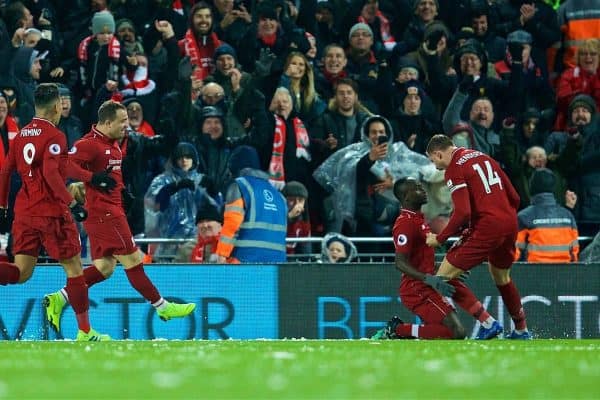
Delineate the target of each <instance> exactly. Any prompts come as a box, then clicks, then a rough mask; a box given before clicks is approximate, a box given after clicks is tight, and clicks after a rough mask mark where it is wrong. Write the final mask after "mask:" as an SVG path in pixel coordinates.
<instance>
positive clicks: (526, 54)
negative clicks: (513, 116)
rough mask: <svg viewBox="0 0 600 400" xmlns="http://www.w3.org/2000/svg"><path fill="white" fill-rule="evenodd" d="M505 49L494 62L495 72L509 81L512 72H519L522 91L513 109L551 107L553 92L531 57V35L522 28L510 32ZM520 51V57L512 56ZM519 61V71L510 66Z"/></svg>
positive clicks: (552, 104) (553, 103) (552, 105)
mask: <svg viewBox="0 0 600 400" xmlns="http://www.w3.org/2000/svg"><path fill="white" fill-rule="evenodd" d="M506 43H507V46H508V47H507V50H506V55H505V57H504V58H503V59H502V60H500V61H498V62H497V63H496V64H495V67H496V73H497V74H498V76H499V77H500V79H502V80H504V81H509V80H510V78H511V75H512V74H513V73H517V71H518V72H519V73H520V74H521V76H520V82H522V83H521V87H522V88H523V91H522V92H521V93H520V95H519V96H518V99H519V100H517V99H513V101H518V104H517V105H516V106H515V108H514V109H515V110H519V111H521V110H525V109H527V108H530V107H536V108H538V109H540V110H543V109H546V108H553V107H554V105H555V102H554V92H553V90H552V88H551V87H550V84H549V82H548V79H547V78H546V77H544V76H542V71H541V70H540V68H538V66H537V64H536V63H535V62H534V61H535V60H533V58H532V57H531V49H532V47H531V46H532V37H531V35H530V34H529V33H528V32H526V31H523V30H518V31H514V32H511V33H510V34H509V35H508V37H507V38H506ZM519 52H520V53H521V55H520V57H517V58H514V60H513V54H517V53H519ZM519 61H520V62H521V68H520V71H519V70H517V69H516V68H513V67H512V64H513V62H519ZM513 70H514V72H513Z"/></svg>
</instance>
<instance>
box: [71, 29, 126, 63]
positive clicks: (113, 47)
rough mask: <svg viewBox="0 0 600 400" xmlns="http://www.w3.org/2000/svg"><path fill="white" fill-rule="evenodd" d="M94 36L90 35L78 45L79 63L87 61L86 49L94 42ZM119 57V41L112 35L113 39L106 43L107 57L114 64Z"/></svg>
mask: <svg viewBox="0 0 600 400" xmlns="http://www.w3.org/2000/svg"><path fill="white" fill-rule="evenodd" d="M95 38H96V36H94V35H91V36H88V37H86V38H85V39H83V40H82V41H81V43H79V48H78V49H77V58H78V59H79V61H80V62H82V63H84V64H85V63H86V62H87V60H88V47H89V45H90V43H91V42H92V40H94V39H95ZM120 55H121V44H120V43H119V39H117V38H116V36H114V35H113V37H112V38H111V39H110V41H109V42H108V57H109V58H111V59H112V60H113V61H114V62H115V63H118V62H119V57H120Z"/></svg>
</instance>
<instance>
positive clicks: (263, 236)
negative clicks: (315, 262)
mask: <svg viewBox="0 0 600 400" xmlns="http://www.w3.org/2000/svg"><path fill="white" fill-rule="evenodd" d="M235 181H236V183H237V184H238V186H239V188H240V192H241V193H242V198H243V200H244V208H245V213H244V221H243V222H242V225H241V226H240V230H239V231H238V233H237V236H236V238H235V240H234V243H233V246H234V247H233V253H232V256H233V257H234V258H235V259H237V260H239V261H240V262H245V263H248V262H257V263H265V262H285V261H286V259H287V258H286V257H287V256H286V247H285V237H286V233H287V214H288V210H287V203H286V201H285V198H284V197H283V195H282V194H281V193H280V192H279V191H278V190H277V189H275V187H273V185H271V184H270V183H269V181H268V180H266V179H261V178H259V177H255V176H250V175H246V176H241V177H239V178H236V180H235ZM221 240H224V238H223V237H221Z"/></svg>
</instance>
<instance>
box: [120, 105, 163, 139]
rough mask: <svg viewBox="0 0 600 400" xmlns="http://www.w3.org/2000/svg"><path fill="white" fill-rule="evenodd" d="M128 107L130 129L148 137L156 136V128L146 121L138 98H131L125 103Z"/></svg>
mask: <svg viewBox="0 0 600 400" xmlns="http://www.w3.org/2000/svg"><path fill="white" fill-rule="evenodd" d="M123 105H124V106H126V107H127V116H128V117H129V127H130V128H131V129H132V130H133V131H135V132H139V133H141V134H143V135H146V136H148V137H152V136H154V135H155V132H154V128H153V127H152V125H150V124H149V123H148V121H146V120H145V119H144V110H143V108H142V105H141V104H140V102H139V101H138V99H137V98H136V97H130V98H129V99H127V100H125V101H124V102H123Z"/></svg>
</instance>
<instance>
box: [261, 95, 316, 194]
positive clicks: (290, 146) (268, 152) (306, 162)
mask: <svg viewBox="0 0 600 400" xmlns="http://www.w3.org/2000/svg"><path fill="white" fill-rule="evenodd" d="M269 111H270V112H271V113H272V114H271V115H272V117H271V127H270V128H269V129H268V130H267V131H268V132H271V131H272V132H273V135H272V136H271V135H269V139H268V140H267V143H266V145H265V146H263V147H258V148H259V149H261V150H263V152H262V153H263V154H262V159H263V165H268V173H269V180H270V182H271V184H273V186H275V187H276V188H278V189H282V188H283V187H284V186H285V182H289V181H298V182H301V183H302V184H304V185H305V186H306V187H309V183H308V182H309V179H310V176H311V173H312V167H311V164H310V162H311V160H312V158H311V141H310V137H309V135H308V131H307V130H306V128H305V126H304V123H303V121H302V120H301V119H300V118H299V117H298V116H297V115H296V113H295V111H294V108H293V100H292V96H291V95H290V92H289V91H288V90H287V89H286V88H283V87H280V88H277V90H276V91H275V94H274V95H273V99H272V100H271V106H270V107H269Z"/></svg>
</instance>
